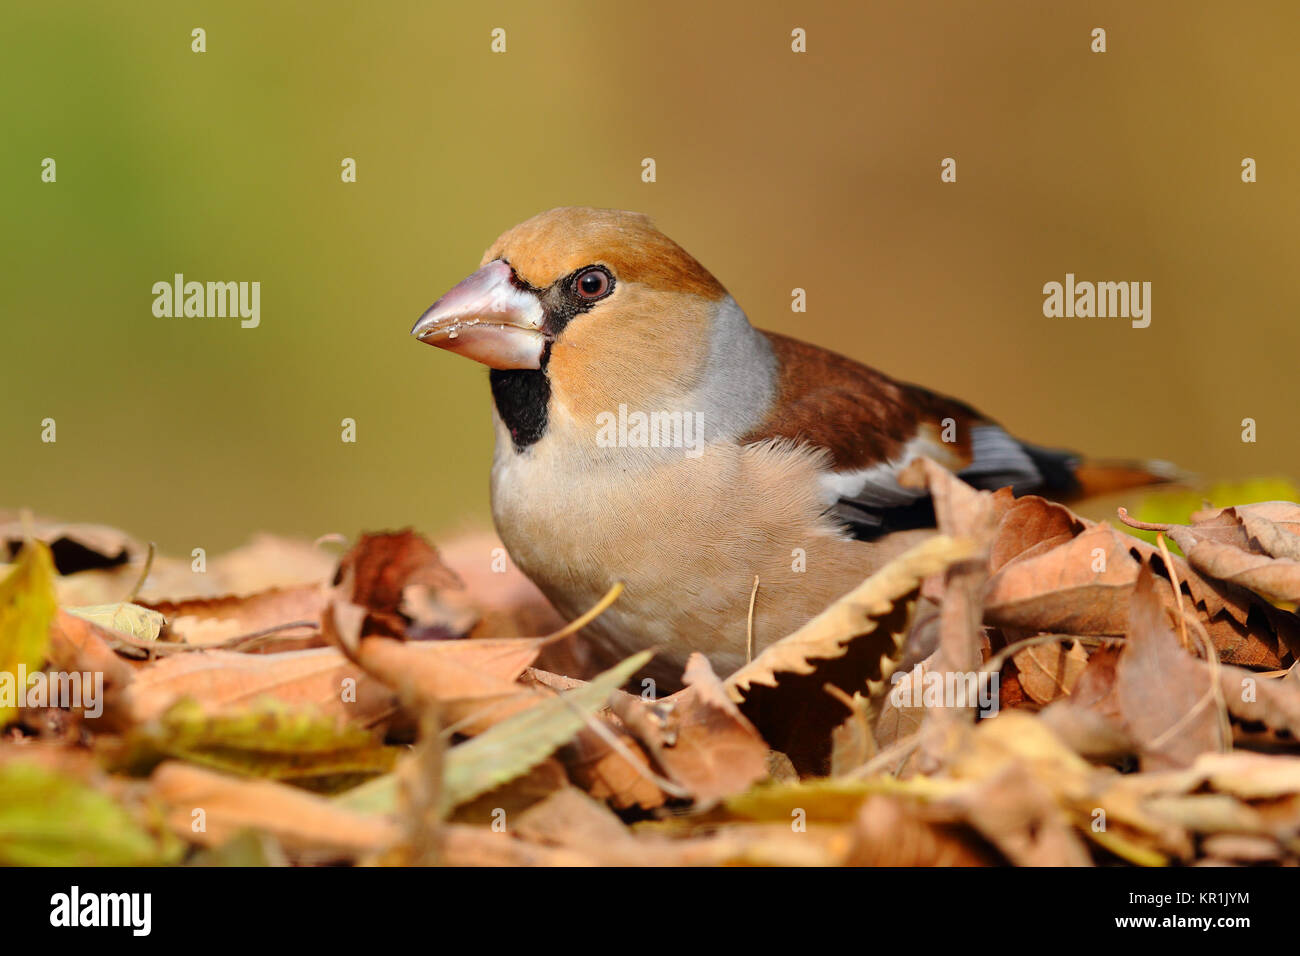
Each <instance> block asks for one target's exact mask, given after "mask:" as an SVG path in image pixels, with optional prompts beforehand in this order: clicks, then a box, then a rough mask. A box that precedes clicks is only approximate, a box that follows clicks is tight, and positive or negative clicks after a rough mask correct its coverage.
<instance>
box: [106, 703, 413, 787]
mask: <svg viewBox="0 0 1300 956" xmlns="http://www.w3.org/2000/svg"><path fill="white" fill-rule="evenodd" d="M398 750H399V748H396V747H385V746H384V745H383V744H382V742H381V741H380V740H379V739H378V738H377V737H376V736H375V734H373V733H371V732H370V731H368V730H366V729H364V728H362V727H358V726H356V725H354V724H346V723H341V722H340V721H338V720H337V719H336V718H335V717H333V716H328V715H325V714H322V713H321V712H320V711H318V710H317V709H316V708H314V707H289V706H287V705H285V704H284V703H283V702H281V701H278V700H275V699H273V698H269V697H268V698H261V699H259V700H256V701H254V702H252V703H250V704H247V705H244V706H242V707H240V708H238V709H234V710H230V711H223V712H219V713H216V714H211V713H207V712H205V711H204V708H203V706H202V705H201V704H200V703H199V702H198V701H197V700H195V699H194V698H192V697H185V698H183V699H181V700H179V701H177V702H176V703H175V704H173V705H172V706H171V707H170V708H168V709H167V711H166V712H165V713H164V714H162V716H160V717H158V718H157V719H155V720H153V721H150V722H149V723H147V724H144V725H143V726H141V727H139V728H137V729H136V730H134V731H132V733H131V734H130V735H129V736H128V737H127V739H126V741H125V742H124V744H123V745H122V747H121V748H120V749H119V750H118V751H117V753H116V754H115V757H114V761H113V762H114V764H115V766H117V767H120V768H124V769H128V770H131V771H133V772H136V773H146V772H148V771H149V770H151V769H152V768H153V767H154V766H155V765H157V764H158V763H159V762H160V761H162V760H163V759H165V758H169V757H172V758H177V759H181V760H186V761H189V762H190V763H195V764H199V765H201V766H204V767H209V768H211V769H214V770H224V771H227V772H230V773H235V774H239V775H241V776H247V777H265V778H270V779H274V780H282V781H285V782H288V783H295V784H298V785H301V786H309V787H311V788H312V789H317V790H319V789H333V786H334V785H335V784H336V783H338V782H342V781H346V782H348V783H355V781H356V778H357V777H358V776H366V777H368V776H372V775H375V774H383V773H387V772H388V771H389V770H391V769H392V767H393V764H394V762H395V761H396V759H397V754H398Z"/></svg>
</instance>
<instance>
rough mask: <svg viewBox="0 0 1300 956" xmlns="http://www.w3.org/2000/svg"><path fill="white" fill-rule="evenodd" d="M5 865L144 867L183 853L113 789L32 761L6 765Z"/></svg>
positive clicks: (0, 847)
mask: <svg viewBox="0 0 1300 956" xmlns="http://www.w3.org/2000/svg"><path fill="white" fill-rule="evenodd" d="M0 794H3V795H4V799H3V800H0V864H2V865H4V866H141V865H148V864H159V863H167V862H171V861H172V860H174V859H175V858H176V857H178V856H179V854H180V851H181V849H182V846H181V844H180V843H179V841H176V840H174V839H171V838H170V837H169V836H168V835H166V831H163V834H162V835H161V836H159V837H155V836H154V835H152V834H150V833H149V832H148V831H147V830H146V829H145V828H144V827H143V826H141V825H140V823H139V822H138V821H137V820H136V819H135V817H133V816H132V815H131V813H129V812H128V811H127V809H126V808H125V807H123V806H121V805H120V804H118V803H117V802H116V801H115V800H113V799H112V798H111V797H109V796H108V795H107V794H105V793H102V792H100V791H99V790H96V789H95V788H94V787H92V786H90V785H89V784H87V783H85V782H84V781H82V780H80V779H78V778H77V777H74V776H72V775H70V774H66V773H62V772H60V771H56V770H51V769H48V768H46V767H44V766H41V765H40V764H37V763H33V762H31V761H27V760H13V761H9V762H6V763H4V764H0Z"/></svg>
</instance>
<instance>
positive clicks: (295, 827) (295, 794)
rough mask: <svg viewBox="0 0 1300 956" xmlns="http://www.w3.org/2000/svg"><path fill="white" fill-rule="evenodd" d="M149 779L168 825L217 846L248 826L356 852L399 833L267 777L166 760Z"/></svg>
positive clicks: (315, 847) (299, 843) (290, 840)
mask: <svg viewBox="0 0 1300 956" xmlns="http://www.w3.org/2000/svg"><path fill="white" fill-rule="evenodd" d="M149 782H150V788H151V792H152V794H153V796H154V797H155V798H156V799H157V800H158V802H159V803H161V804H162V805H163V806H164V807H165V812H166V820H167V824H168V826H170V827H171V829H172V831H173V832H174V833H176V835H177V836H179V837H181V838H182V839H184V840H188V841H189V842H191V843H198V844H201V845H203V846H217V845H219V844H222V843H225V842H226V841H227V840H229V839H231V838H232V837H234V836H235V835H237V834H238V833H240V832H241V831H243V830H250V829H251V830H256V831H259V832H262V833H267V834H270V835H271V836H273V837H275V838H276V839H277V840H279V841H280V842H281V843H282V844H283V845H284V846H285V847H286V848H291V849H297V850H310V851H317V852H322V853H338V854H341V855H348V856H356V855H358V854H362V853H373V852H377V851H380V850H382V849H383V848H384V847H386V846H388V845H389V844H391V843H393V842H394V841H395V840H396V839H397V838H398V836H399V831H398V829H397V827H396V826H395V825H394V824H393V823H392V822H390V821H389V820H387V819H386V818H384V817H379V816H367V815H364V814H359V813H353V812H351V811H349V810H345V809H342V808H341V807H339V806H337V805H336V804H334V803H332V802H331V801H329V800H326V799H324V798H322V797H318V796H315V795H313V794H309V793H305V792H303V791H302V790H299V789H297V788H295V787H290V786H287V785H286V784H280V783H274V782H272V781H268V780H249V779H245V778H239V777H228V776H226V775H224V774H219V773H214V772H212V771H210V770H203V769H200V768H199V767H194V766H191V765H189V764H181V763H177V762H175V761H168V762H166V763H163V764H160V765H159V766H158V768H157V769H156V770H154V772H153V774H152V776H151V777H150V778H149Z"/></svg>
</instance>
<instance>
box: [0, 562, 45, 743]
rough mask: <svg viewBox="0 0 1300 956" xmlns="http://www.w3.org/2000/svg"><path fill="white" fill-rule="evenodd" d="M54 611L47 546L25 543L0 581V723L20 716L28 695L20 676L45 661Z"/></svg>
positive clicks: (31, 671)
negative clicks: (10, 568) (11, 567)
mask: <svg viewBox="0 0 1300 956" xmlns="http://www.w3.org/2000/svg"><path fill="white" fill-rule="evenodd" d="M55 610H56V608H55V603H54V562H53V559H52V558H51V557H50V551H49V548H47V547H46V546H45V545H44V544H42V543H41V542H39V541H29V542H28V543H27V545H26V546H24V547H23V549H22V550H21V551H20V552H19V553H18V560H17V561H16V562H15V564H14V566H13V569H12V570H11V571H10V572H9V574H8V576H7V577H6V578H5V579H4V580H3V581H0V727H3V726H4V725H5V724H7V723H9V722H10V721H11V720H13V719H14V717H16V716H17V715H18V709H19V707H21V706H22V703H23V700H24V699H25V698H26V690H27V688H26V685H25V683H23V682H21V681H20V678H21V677H22V676H23V675H24V674H31V673H34V672H35V671H38V670H40V667H41V665H42V664H43V663H45V654H46V648H48V647H49V641H50V622H51V621H53V620H54V613H55Z"/></svg>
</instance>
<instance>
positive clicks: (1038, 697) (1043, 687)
mask: <svg viewBox="0 0 1300 956" xmlns="http://www.w3.org/2000/svg"><path fill="white" fill-rule="evenodd" d="M1011 659H1012V660H1013V661H1015V664H1016V669H1017V670H1018V671H1019V672H1020V686H1021V687H1022V688H1024V691H1025V693H1026V694H1028V695H1029V696H1030V697H1031V698H1032V699H1033V700H1034V701H1035V702H1036V703H1039V704H1050V703H1051V702H1052V701H1054V700H1057V699H1058V698H1061V697H1068V696H1069V695H1070V693H1071V692H1072V691H1073V690H1074V685H1075V682H1077V681H1078V679H1079V677H1080V676H1081V675H1082V674H1083V671H1084V668H1085V667H1087V666H1088V652H1087V651H1085V650H1084V649H1083V645H1082V644H1081V643H1079V642H1078V641H1075V642H1074V643H1073V644H1070V645H1069V646H1067V644H1066V642H1064V641H1061V642H1058V643H1053V644H1038V645H1035V646H1032V647H1026V648H1025V649H1024V650H1021V651H1019V652H1017V653H1016V654H1015V655H1014V656H1013V657H1012V658H1011Z"/></svg>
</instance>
